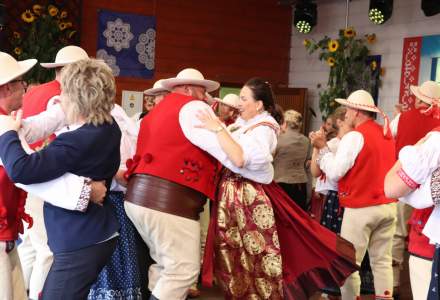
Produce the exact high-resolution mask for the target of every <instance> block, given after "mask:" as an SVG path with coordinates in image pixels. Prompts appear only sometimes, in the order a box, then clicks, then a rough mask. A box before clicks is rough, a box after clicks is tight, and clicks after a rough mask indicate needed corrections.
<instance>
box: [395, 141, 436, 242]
mask: <svg viewBox="0 0 440 300" xmlns="http://www.w3.org/2000/svg"><path fill="white" fill-rule="evenodd" d="M399 161H400V163H401V164H402V169H403V170H404V171H405V173H406V174H407V175H408V176H409V177H410V178H411V179H412V180H414V181H415V182H417V183H418V184H420V186H419V188H417V189H416V190H414V191H413V192H411V193H410V194H408V195H407V196H405V197H402V198H399V200H400V201H402V202H405V203H407V204H408V205H411V206H413V207H415V208H419V209H421V208H426V207H431V206H433V205H434V201H433V200H432V197H431V175H432V172H433V171H435V170H436V169H437V168H438V167H439V166H440V132H430V133H428V135H427V139H426V140H425V142H424V143H422V144H420V145H414V146H406V147H404V148H402V150H400V152H399ZM439 228H440V206H438V205H436V206H435V207H434V210H433V212H432V213H431V216H430V217H429V219H428V221H427V222H426V225H425V227H424V229H423V234H425V235H426V236H427V237H428V238H429V239H430V240H431V243H436V244H440V230H438V229H439Z"/></svg>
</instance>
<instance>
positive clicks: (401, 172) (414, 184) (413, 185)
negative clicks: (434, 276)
mask: <svg viewBox="0 0 440 300" xmlns="http://www.w3.org/2000/svg"><path fill="white" fill-rule="evenodd" d="M397 176H399V177H400V179H402V181H403V182H404V183H405V184H406V185H407V186H408V187H409V188H410V189H412V190H415V189H416V188H418V187H419V186H420V184H418V183H417V182H415V181H414V180H413V179H412V178H411V177H409V176H408V174H406V173H405V171H404V170H403V169H402V168H400V169H399V170H398V171H397Z"/></svg>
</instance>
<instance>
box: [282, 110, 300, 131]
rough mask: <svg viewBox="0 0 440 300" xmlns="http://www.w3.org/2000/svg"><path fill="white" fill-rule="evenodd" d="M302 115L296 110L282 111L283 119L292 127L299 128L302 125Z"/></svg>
mask: <svg viewBox="0 0 440 300" xmlns="http://www.w3.org/2000/svg"><path fill="white" fill-rule="evenodd" d="M302 119H303V118H302V115H301V114H300V113H299V112H297V111H296V110H293V109H289V110H286V111H285V112H284V121H285V122H286V123H287V125H288V126H289V127H290V128H292V129H300V128H301V127H302Z"/></svg>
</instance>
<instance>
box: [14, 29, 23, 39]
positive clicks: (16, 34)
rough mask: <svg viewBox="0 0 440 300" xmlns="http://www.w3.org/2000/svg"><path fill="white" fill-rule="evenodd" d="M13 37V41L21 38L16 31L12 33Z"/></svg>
mask: <svg viewBox="0 0 440 300" xmlns="http://www.w3.org/2000/svg"><path fill="white" fill-rule="evenodd" d="M13 35H14V39H16V40H18V39H19V38H21V34H20V33H19V32H17V31H14V33H13Z"/></svg>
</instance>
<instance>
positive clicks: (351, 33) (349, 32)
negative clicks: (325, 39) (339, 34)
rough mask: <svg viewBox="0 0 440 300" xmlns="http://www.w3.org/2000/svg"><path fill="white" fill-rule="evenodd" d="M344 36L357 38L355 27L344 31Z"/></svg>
mask: <svg viewBox="0 0 440 300" xmlns="http://www.w3.org/2000/svg"><path fill="white" fill-rule="evenodd" d="M344 36H345V37H346V38H352V37H355V36H356V31H354V28H353V27H348V28H345V29H344Z"/></svg>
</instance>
